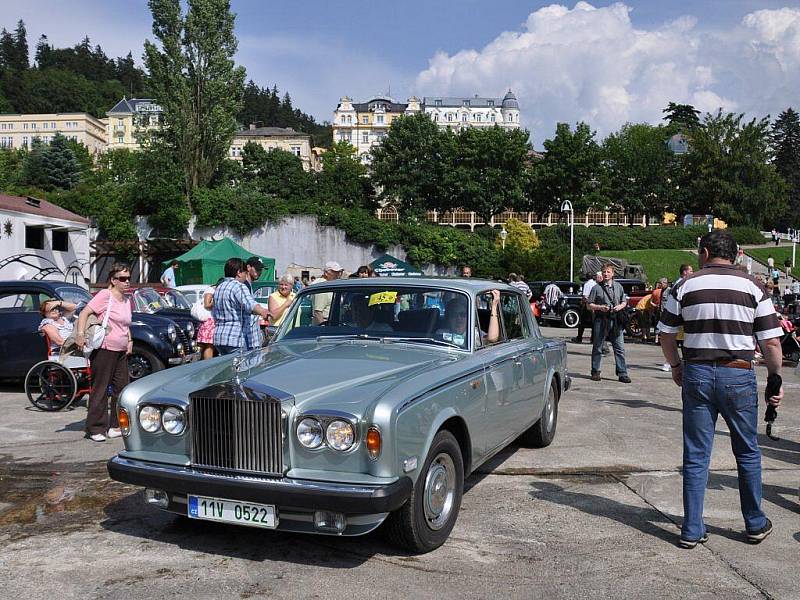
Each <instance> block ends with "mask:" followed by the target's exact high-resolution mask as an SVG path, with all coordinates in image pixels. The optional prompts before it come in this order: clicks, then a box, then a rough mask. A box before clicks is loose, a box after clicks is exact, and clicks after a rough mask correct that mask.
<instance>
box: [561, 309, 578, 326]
mask: <svg viewBox="0 0 800 600" xmlns="http://www.w3.org/2000/svg"><path fill="white" fill-rule="evenodd" d="M580 322H581V315H580V313H578V311H577V310H575V309H574V308H569V309H567V310H566V311H564V314H563V315H561V323H562V324H563V325H564V327H569V328H570V329H572V328H573V327H577V326H578V323H580Z"/></svg>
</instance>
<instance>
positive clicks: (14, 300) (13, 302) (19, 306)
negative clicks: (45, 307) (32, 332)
mask: <svg viewBox="0 0 800 600" xmlns="http://www.w3.org/2000/svg"><path fill="white" fill-rule="evenodd" d="M44 297H45V299H47V298H49V296H48V295H47V294H44ZM0 311H3V312H38V311H39V292H33V293H25V292H8V293H5V294H0Z"/></svg>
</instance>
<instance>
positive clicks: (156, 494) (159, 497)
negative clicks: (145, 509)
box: [144, 488, 169, 508]
mask: <svg viewBox="0 0 800 600" xmlns="http://www.w3.org/2000/svg"><path fill="white" fill-rule="evenodd" d="M144 501H145V502H147V504H152V505H153V506H157V507H158V508H167V506H169V496H167V492H165V491H164V490H152V489H150V488H147V489H146V490H145V491H144Z"/></svg>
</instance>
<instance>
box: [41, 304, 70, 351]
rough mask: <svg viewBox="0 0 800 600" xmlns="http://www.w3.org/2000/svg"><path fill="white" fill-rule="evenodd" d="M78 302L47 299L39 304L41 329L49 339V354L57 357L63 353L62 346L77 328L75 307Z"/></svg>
mask: <svg viewBox="0 0 800 600" xmlns="http://www.w3.org/2000/svg"><path fill="white" fill-rule="evenodd" d="M76 308H78V305H77V304H73V303H72V302H64V301H63V300H46V301H44V302H42V304H41V306H39V312H41V313H42V322H41V323H39V331H40V332H41V333H42V335H44V337H45V339H46V340H47V347H48V355H49V356H50V357H51V358H56V357H58V355H59V354H60V353H61V346H62V345H64V340H66V339H67V338H68V337H69V336H70V335H72V331H73V329H74V328H75V322H74V321H75V309H76Z"/></svg>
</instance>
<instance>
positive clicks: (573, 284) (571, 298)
mask: <svg viewBox="0 0 800 600" xmlns="http://www.w3.org/2000/svg"><path fill="white" fill-rule="evenodd" d="M551 283H554V284H556V286H558V289H559V290H561V295H560V297H559V298H558V300H557V301H556V302H555V303H550V302H548V301H547V300H546V299H545V297H544V295H545V294H544V290H545V288H547V286H548V285H550V284H551ZM528 286H529V287H530V288H531V292H532V293H533V296H532V299H533V300H536V301H537V302H538V303H539V308H540V310H541V315H540V316H539V321H540V322H546V321H551V322H552V321H559V322H560V323H561V324H562V325H563V326H564V327H570V328H572V327H577V326H578V323H579V322H580V320H581V302H582V300H583V296H582V295H581V289H582V284H581V283H580V282H577V281H529V282H528Z"/></svg>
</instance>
